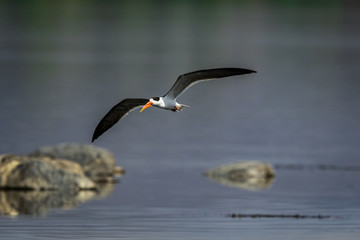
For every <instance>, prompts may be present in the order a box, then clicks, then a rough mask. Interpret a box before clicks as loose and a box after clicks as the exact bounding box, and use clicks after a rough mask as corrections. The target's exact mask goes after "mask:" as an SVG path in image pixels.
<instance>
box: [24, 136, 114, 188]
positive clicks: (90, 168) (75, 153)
mask: <svg viewBox="0 0 360 240" xmlns="http://www.w3.org/2000/svg"><path fill="white" fill-rule="evenodd" d="M29 156H31V157H49V158H62V159H67V160H69V161H73V162H77V163H78V164H80V165H81V167H82V168H83V170H84V173H85V175H86V176H88V177H89V178H91V179H92V180H93V181H95V182H107V181H112V176H113V174H114V172H113V171H114V168H115V159H114V156H113V155H112V154H111V153H110V152H109V151H108V150H106V149H104V148H100V147H96V146H94V145H90V144H70V143H62V144H58V145H54V146H45V147H41V148H39V149H37V150H35V151H33V152H32V153H30V154H29Z"/></svg>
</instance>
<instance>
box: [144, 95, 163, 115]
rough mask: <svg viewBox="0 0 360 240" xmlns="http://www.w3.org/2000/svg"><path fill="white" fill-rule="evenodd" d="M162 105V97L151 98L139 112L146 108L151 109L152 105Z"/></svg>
mask: <svg viewBox="0 0 360 240" xmlns="http://www.w3.org/2000/svg"><path fill="white" fill-rule="evenodd" d="M163 103H164V100H163V99H162V97H152V98H150V99H149V101H148V102H147V103H146V104H145V105H144V107H143V108H142V109H141V110H140V112H142V111H144V110H145V109H146V108H149V107H151V106H152V105H154V106H162V104H163Z"/></svg>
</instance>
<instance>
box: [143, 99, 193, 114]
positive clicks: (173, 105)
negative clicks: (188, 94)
mask: <svg viewBox="0 0 360 240" xmlns="http://www.w3.org/2000/svg"><path fill="white" fill-rule="evenodd" d="M150 102H152V105H153V106H154V107H158V108H162V109H166V110H172V111H180V110H181V109H182V108H183V107H189V106H187V105H184V104H180V103H178V102H176V101H175V100H172V99H168V98H164V97H160V98H159V101H155V100H154V99H152V98H150Z"/></svg>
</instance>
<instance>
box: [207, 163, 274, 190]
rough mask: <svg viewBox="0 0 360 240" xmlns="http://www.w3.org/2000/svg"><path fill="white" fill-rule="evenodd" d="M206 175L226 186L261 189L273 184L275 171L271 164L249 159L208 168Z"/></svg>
mask: <svg viewBox="0 0 360 240" xmlns="http://www.w3.org/2000/svg"><path fill="white" fill-rule="evenodd" d="M206 176H207V177H208V178H210V179H211V180H214V181H216V182H219V183H220V184H223V185H226V186H231V187H238V188H244V189H248V190H259V189H265V188H268V187H269V186H271V184H272V182H273V179H274V177H275V171H274V169H273V167H272V166H271V165H269V164H266V163H262V162H258V161H248V162H239V163H231V164H226V165H222V166H220V167H218V168H214V169H211V170H208V171H207V172H206Z"/></svg>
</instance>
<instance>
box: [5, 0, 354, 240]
mask: <svg viewBox="0 0 360 240" xmlns="http://www.w3.org/2000/svg"><path fill="white" fill-rule="evenodd" d="M359 10H360V9H359V6H358V5H354V4H350V2H347V4H345V3H344V2H343V1H339V2H337V1H333V2H331V4H327V5H325V4H322V3H316V2H315V3H307V4H305V5H301V4H287V3H278V4H276V5H271V4H266V3H260V2H258V3H256V4H255V3H253V4H250V3H242V2H239V3H234V2H233V1H219V2H217V1H211V3H206V2H203V1H199V3H196V4H194V3H190V2H187V1H168V2H150V1H149V2H145V1H144V2H139V3H133V2H130V1H129V2H122V1H119V2H115V1H109V2H107V3H96V2H92V1H89V2H84V1H65V2H62V1H59V2H57V3H51V4H50V3H46V2H37V1H29V2H25V1H22V2H13V1H3V2H2V3H1V4H0V33H1V34H0V124H1V134H0V152H1V153H7V152H11V153H17V154H27V153H29V152H31V151H33V150H34V149H35V148H38V147H40V146H44V145H53V144H57V143H62V142H76V143H90V140H91V136H92V132H93V130H94V128H95V126H96V125H97V123H98V121H99V120H100V119H101V118H102V116H103V115H104V114H105V113H106V112H107V111H108V110H109V109H110V108H111V107H112V106H113V105H115V104H116V103H118V102H119V101H120V100H122V99H123V98H127V97H153V96H161V95H163V94H165V93H166V92H167V90H168V89H169V88H170V87H171V85H172V84H173V82H174V81H175V80H176V78H177V76H178V75H180V74H182V73H186V72H190V71H194V70H198V69H205V68H215V67H244V68H250V69H254V70H256V71H257V73H256V74H251V75H246V76H239V77H231V78H227V79H224V80H222V81H212V82H208V83H201V84H199V85H196V86H194V87H193V88H191V89H190V90H189V91H187V92H186V93H185V94H183V95H182V96H181V97H180V98H179V99H178V100H179V102H180V103H184V104H187V105H190V106H191V107H190V108H186V109H185V110H184V111H182V112H179V113H173V112H170V111H163V110H161V109H157V108H150V109H147V110H146V111H144V112H142V113H139V112H133V113H132V114H130V115H129V116H127V117H126V118H124V119H122V120H121V121H120V122H119V123H118V124H117V125H115V126H114V127H113V128H112V129H110V130H109V131H108V132H107V133H105V134H104V135H103V136H101V137H100V138H99V139H98V140H97V141H95V143H94V144H95V145H97V146H101V147H104V148H107V149H108V150H110V151H111V152H113V153H114V155H115V157H116V161H117V164H118V165H121V166H123V167H124V168H125V169H126V174H125V175H124V176H123V177H122V178H121V179H120V180H119V183H118V184H113V185H107V186H104V188H105V189H106V190H105V191H104V193H103V194H100V195H96V196H92V195H91V193H88V194H89V196H87V197H85V198H86V199H87V200H86V201H76V200H73V199H66V201H68V202H69V204H68V205H66V204H65V206H63V205H62V206H61V207H59V206H56V205H54V206H53V207H51V208H47V207H46V206H45V205H46V204H39V203H34V202H31V201H28V200H26V201H25V200H24V199H29V198H30V199H31V198H32V197H29V196H30V195H29V194H31V193H15V195H14V196H13V195H11V194H14V193H8V192H1V198H2V202H1V203H0V204H1V205H2V206H1V209H5V207H6V206H5V203H4V199H12V201H19V203H18V205H19V209H20V211H19V212H16V214H17V216H8V215H6V214H4V212H2V215H1V216H0V238H1V239H64V238H69V239H239V238H242V239H264V238H266V239H289V238H291V239H304V238H318V239H358V238H359V237H360V228H359V226H360V200H359V199H360V186H359V180H360V169H359V166H360V162H359V159H360V127H359V122H360V95H359V91H360V82H359V79H360V68H359V62H360V45H359V43H360V31H359V28H358V26H359V24H360V15H359V14H358V12H359ZM247 160H258V161H262V162H266V163H270V164H273V165H274V167H275V180H274V181H273V182H271V184H269V186H267V188H265V189H262V190H256V191H250V190H246V189H241V188H235V187H229V186H223V185H220V184H218V183H216V182H214V181H211V180H209V179H207V178H206V177H205V176H204V172H205V171H206V170H208V169H210V168H214V167H217V166H219V165H222V164H226V163H232V162H239V161H247ZM9 194H10V195H11V197H9ZM16 194H18V195H16ZM45 194H47V193H45ZM85 195H86V194H85ZM31 196H32V195H31ZM45 197H48V198H49V199H56V196H51V194H49V196H48V195H46V196H45ZM33 201H35V202H36V197H34V198H33ZM66 201H65V202H66ZM70 202H71V204H70ZM24 209H25V210H24ZM233 213H235V214H239V213H240V214H245V216H248V215H247V214H249V215H251V214H261V215H264V216H265V215H266V214H275V215H280V216H281V215H283V216H284V215H289V216H292V215H296V214H299V215H304V216H306V217H305V218H282V217H274V218H266V217H263V218H252V217H250V216H249V217H243V218H238V217H235V218H232V217H230V216H229V215H231V214H233ZM318 215H321V216H329V218H321V219H319V218H316V216H318Z"/></svg>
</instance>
